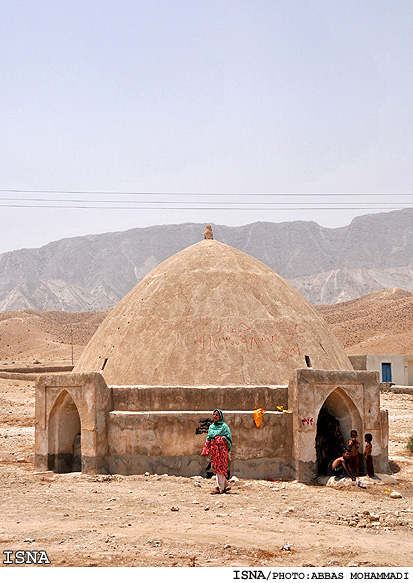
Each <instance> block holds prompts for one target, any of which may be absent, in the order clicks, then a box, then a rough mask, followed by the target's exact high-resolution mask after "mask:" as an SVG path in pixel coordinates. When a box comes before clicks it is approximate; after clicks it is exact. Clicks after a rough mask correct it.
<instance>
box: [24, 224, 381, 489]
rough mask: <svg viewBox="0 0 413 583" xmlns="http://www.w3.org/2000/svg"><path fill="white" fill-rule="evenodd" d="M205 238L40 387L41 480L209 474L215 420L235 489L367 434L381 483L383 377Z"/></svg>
mask: <svg viewBox="0 0 413 583" xmlns="http://www.w3.org/2000/svg"><path fill="white" fill-rule="evenodd" d="M210 236H211V235H208V230H207V231H206V238H204V240H202V241H201V242H199V243H197V244H196V245H193V246H191V247H188V248H187V249H184V250H183V251H181V252H179V253H177V254H176V255H174V256H173V257H170V258H169V259H167V260H166V261H164V262H163V263H161V264H160V265H158V266H157V267H156V268H155V269H153V270H152V271H151V272H150V273H149V274H148V275H146V277H144V278H143V279H142V280H141V281H140V282H139V283H138V284H137V285H136V286H135V287H134V288H133V289H132V290H131V291H130V292H129V293H128V294H127V295H126V297H125V298H124V299H123V300H122V301H120V302H119V304H118V305H117V306H116V307H115V308H114V309H113V310H112V311H111V312H110V314H109V315H108V316H107V318H106V319H105V320H104V321H103V322H102V324H101V326H100V327H99V329H98V330H97V331H96V333H95V335H94V336H93V338H92V339H91V340H90V342H89V344H88V345H87V347H86V348H85V350H84V352H83V354H82V356H81V358H80V359H79V361H78V362H77V364H76V366H75V368H74V370H73V372H72V373H70V374H54V375H44V376H42V377H40V378H39V381H38V383H37V386H36V446H35V467H36V469H37V470H53V471H56V472H67V471H72V470H73V469H77V470H80V469H81V470H82V471H84V472H88V473H110V474H112V473H117V474H140V473H143V472H146V471H149V472H151V473H158V474H161V473H169V474H175V475H183V476H191V475H204V476H205V475H207V463H208V460H207V459H206V458H203V457H201V456H200V453H201V451H202V446H203V443H204V440H205V437H206V432H207V430H208V425H209V423H210V422H211V421H212V419H211V413H212V411H213V409H215V408H219V409H222V410H223V411H224V415H225V420H226V421H227V423H228V424H229V426H230V427H231V430H232V434H233V450H232V454H231V472H232V473H233V474H235V475H237V476H238V477H244V478H260V479H265V478H278V479H280V478H281V479H283V478H286V479H287V478H298V479H299V480H303V481H306V480H309V479H312V478H314V477H316V476H317V475H318V474H319V473H326V471H327V468H328V461H329V460H328V456H329V452H328V448H329V447H331V443H332V442H331V431H332V427H336V428H337V427H339V429H340V431H341V434H342V435H343V436H344V439H345V440H348V438H349V434H350V431H351V429H356V430H357V431H358V433H359V436H360V437H362V435H363V434H364V433H366V432H368V433H371V434H372V435H373V454H374V464H375V468H376V471H379V472H380V471H387V470H388V452H387V436H388V420H387V411H382V410H380V393H379V383H378V375H377V373H375V372H369V371H354V370H353V369H352V366H351V364H350V361H349V360H348V358H347V356H346V354H345V353H344V350H343V348H342V347H341V346H340V344H339V342H338V340H337V339H336V338H335V337H334V335H333V334H332V332H331V331H330V330H329V328H328V326H327V324H326V323H325V322H324V320H323V319H322V318H321V317H320V316H319V315H318V314H317V312H316V311H315V310H314V309H313V308H312V307H311V305H310V304H309V303H308V302H307V301H306V300H305V299H304V298H303V297H302V296H301V295H300V294H299V293H298V292H297V291H296V290H295V289H294V288H293V287H292V286H291V285H290V284H288V283H287V282H286V281H285V280H284V279H283V278H282V277H280V276H279V275H277V274H276V273H275V272H274V271H272V270H271V269H270V268H269V267H267V266H266V265H264V264H263V263H261V262H260V261H257V260H256V259H254V258H252V257H250V256H249V255H247V254H245V253H243V252H241V251H238V250H237V249H234V248H232V247H229V246H228V245H224V244H223V243H220V242H218V241H215V240H213V239H212V238H209V237H210ZM258 408H262V409H264V411H265V412H264V414H263V420H262V423H261V424H260V426H259V427H257V426H256V424H255V422H254V414H253V412H254V410H256V409H258ZM330 457H331V453H330Z"/></svg>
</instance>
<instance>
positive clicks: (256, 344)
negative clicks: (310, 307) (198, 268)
mask: <svg viewBox="0 0 413 583" xmlns="http://www.w3.org/2000/svg"><path fill="white" fill-rule="evenodd" d="M168 328H169V330H176V331H181V332H183V333H185V332H191V331H196V332H199V333H200V334H199V336H196V337H195V338H193V343H194V345H195V346H197V347H198V348H200V349H201V350H202V351H203V352H215V351H221V350H222V351H228V350H231V349H241V350H245V351H246V352H247V353H251V352H258V351H261V352H263V353H265V355H266V356H267V357H268V358H269V359H270V360H271V361H273V362H277V361H282V360H287V359H288V358H294V357H295V356H301V350H300V345H299V341H300V339H301V337H302V335H303V334H304V333H305V331H306V330H305V328H304V327H303V326H302V325H301V324H295V325H294V326H293V327H286V328H285V329H283V330H282V331H281V332H278V333H276V334H266V333H263V332H261V331H259V330H257V327H256V325H255V324H253V325H250V324H249V323H247V322H245V321H244V320H235V321H234V319H233V318H221V319H216V318H211V317H210V316H206V315H203V314H199V315H195V314H194V313H193V312H192V310H190V309H189V310H187V312H185V313H184V314H183V315H182V317H181V319H180V320H179V321H178V322H176V324H173V325H172V326H169V327H168ZM279 344H283V345H284V346H285V345H287V348H285V349H283V350H277V345H278V346H279Z"/></svg>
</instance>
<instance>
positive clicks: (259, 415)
mask: <svg viewBox="0 0 413 583" xmlns="http://www.w3.org/2000/svg"><path fill="white" fill-rule="evenodd" d="M263 413H265V411H264V409H255V411H254V421H255V425H256V426H257V427H259V426H260V425H261V421H262V414H263Z"/></svg>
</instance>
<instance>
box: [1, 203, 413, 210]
mask: <svg viewBox="0 0 413 583" xmlns="http://www.w3.org/2000/svg"><path fill="white" fill-rule="evenodd" d="M148 204H152V203H148ZM154 204H155V203H154ZM170 204H172V203H170ZM194 204H195V203H194ZM198 204H199V203H198ZM204 204H207V203H204ZM221 204H229V203H221ZM234 204H238V203H234ZM249 204H251V205H254V203H246V205H249ZM262 204H267V205H268V204H273V206H271V207H269V206H239V207H235V206H202V207H199V206H159V204H158V205H157V206H127V207H126V206H90V205H89V206H84V205H60V204H57V205H30V204H1V203H0V207H8V208H37V209H42V208H49V209H50V208H56V209H59V208H60V209H88V210H93V209H94V210H127V211H130V210H217V211H220V210H221V211H222V210H231V211H246V210H251V211H263V210H264V211H265V210H271V211H274V210H276V211H287V210H403V209H405V208H413V207H412V205H413V203H405V204H403V205H401V206H397V205H392V206H385V207H384V206H372V205H370V206H341V207H340V206H331V205H329V206H314V205H312V206H301V207H299V206H284V207H280V206H275V205H276V204H288V203H262ZM301 204H302V203H301ZM308 204H309V205H310V204H312V203H308ZM319 204H322V203H319ZM337 204H339V203H337ZM341 204H342V203H341ZM348 204H351V203H348ZM360 204H363V203H360ZM382 204H388V203H382Z"/></svg>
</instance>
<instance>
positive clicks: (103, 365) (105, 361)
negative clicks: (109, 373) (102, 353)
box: [100, 358, 108, 370]
mask: <svg viewBox="0 0 413 583" xmlns="http://www.w3.org/2000/svg"><path fill="white" fill-rule="evenodd" d="M107 361H108V359H107V358H105V360H104V361H103V364H102V367H101V369H100V370H103V369H104V368H105V366H106V363H107Z"/></svg>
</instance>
